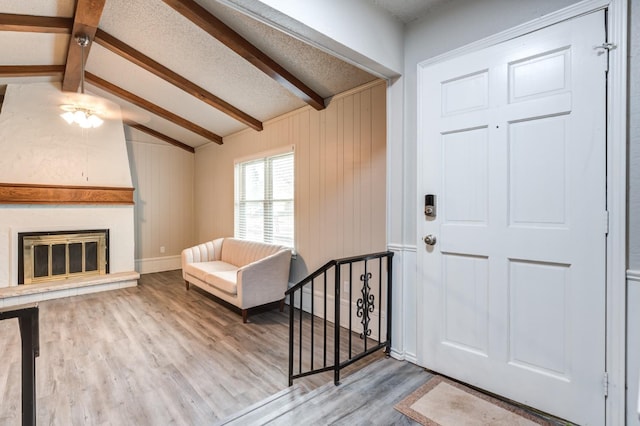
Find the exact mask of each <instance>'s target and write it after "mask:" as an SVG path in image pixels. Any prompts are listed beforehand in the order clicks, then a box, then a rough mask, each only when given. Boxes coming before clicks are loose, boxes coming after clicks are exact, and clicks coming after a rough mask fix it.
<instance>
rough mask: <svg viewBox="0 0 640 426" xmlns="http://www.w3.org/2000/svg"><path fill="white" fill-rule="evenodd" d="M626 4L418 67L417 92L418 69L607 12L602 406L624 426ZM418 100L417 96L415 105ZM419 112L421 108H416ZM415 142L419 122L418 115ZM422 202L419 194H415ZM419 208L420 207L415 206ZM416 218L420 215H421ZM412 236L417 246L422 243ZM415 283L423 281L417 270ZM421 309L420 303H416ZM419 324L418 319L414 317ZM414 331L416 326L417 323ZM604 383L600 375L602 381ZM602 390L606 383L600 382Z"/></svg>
mask: <svg viewBox="0 0 640 426" xmlns="http://www.w3.org/2000/svg"><path fill="white" fill-rule="evenodd" d="M627 8H628V4H627V0H584V1H582V2H579V3H576V4H573V5H571V6H568V7H566V8H564V9H560V10H558V11H556V12H553V13H551V14H549V15H545V16H543V17H541V18H538V19H535V20H533V21H530V22H527V23H525V24H522V25H519V26H517V27H514V28H511V29H509V30H506V31H503V32H500V33H498V34H495V35H492V36H490V37H487V38H485V39H482V40H478V41H476V42H473V43H470V44H468V45H466V46H463V47H460V48H458V49H454V50H452V51H449V52H447V53H444V54H442V55H439V56H436V57H433V58H430V59H428V60H425V61H423V62H420V63H419V64H418V91H417V93H420V92H421V89H422V87H423V82H422V80H421V75H422V73H421V72H420V69H421V68H426V67H429V66H431V65H434V64H437V63H440V62H444V61H447V60H449V59H452V58H454V57H458V56H462V55H465V54H467V53H471V52H475V51H478V50H481V49H484V48H487V47H490V46H493V45H496V44H499V43H502V42H505V41H508V40H511V39H514V38H517V37H520V36H522V35H525V34H528V33H531V32H533V31H537V30H540V29H542V28H545V27H548V26H551V25H554V24H557V23H559V22H562V21H565V20H568V19H571V18H575V17H577V16H580V15H584V14H587V13H591V12H595V11H597V10H602V9H606V10H607V19H608V25H607V40H608V41H609V42H611V43H614V44H615V45H616V47H615V49H613V50H610V52H609V73H608V79H607V100H606V102H607V117H606V125H607V173H606V179H607V185H606V190H607V210H608V212H609V223H608V231H609V232H608V235H607V247H606V257H607V259H606V270H607V271H606V295H607V300H606V307H605V308H606V320H605V321H606V333H607V337H606V348H605V350H606V370H607V373H608V396H607V398H606V402H605V410H606V415H605V418H606V422H607V424H609V425H615V424H624V422H625V418H626V413H625V400H626V389H625V384H626V383H625V381H626V309H625V306H626V296H627V295H626V265H627V248H626V235H627V225H626V222H627V219H626V209H627V192H626V185H627V143H626V139H627V138H626V135H627V36H626V35H627ZM420 102H421V100H420V99H419V98H418V104H420ZM418 109H420V107H418ZM417 125H418V139H420V134H421V130H420V129H421V127H422V119H421V117H418V123H417ZM417 150H418V152H417V156H416V158H417V161H420V160H421V158H422V154H423V152H422V146H421V145H420V144H418V146H417ZM417 182H418V191H420V187H421V182H422V168H421V167H420V165H419V164H418V167H417ZM417 196H418V198H417V199H420V197H421V196H423V194H417ZM418 206H420V204H418ZM419 214H421V213H420V212H419ZM420 237H421V236H420V235H416V244H420ZM417 272H418V275H417V277H416V278H417V279H418V280H420V279H421V273H420V271H417ZM418 293H419V294H418V302H419V303H420V301H421V298H422V294H421V292H418ZM418 306H419V305H418ZM417 319H418V320H419V316H418V318H417ZM418 327H420V324H419V323H418ZM603 380H604V377H603ZM603 386H604V384H603Z"/></svg>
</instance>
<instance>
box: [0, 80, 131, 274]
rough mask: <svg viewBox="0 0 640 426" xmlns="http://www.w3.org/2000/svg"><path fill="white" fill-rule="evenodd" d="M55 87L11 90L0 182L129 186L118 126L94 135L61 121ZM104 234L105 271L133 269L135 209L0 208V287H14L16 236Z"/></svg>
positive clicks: (2, 116)
mask: <svg viewBox="0 0 640 426" xmlns="http://www.w3.org/2000/svg"><path fill="white" fill-rule="evenodd" d="M59 94H60V90H59V87H58V86H56V85H55V84H51V83H42V84H32V85H9V86H8V87H7V91H6V94H5V99H4V102H3V105H2V110H1V111H0V153H2V155H0V182H5V183H32V184H52V185H79V186H83V185H84V186H111V187H126V188H130V187H131V186H132V185H131V174H130V172H129V163H128V158H127V150H126V144H125V139H124V132H123V130H122V123H121V122H120V121H106V122H105V124H104V125H103V126H102V127H100V128H98V129H92V130H82V129H80V128H79V127H77V126H70V125H68V124H67V123H66V122H65V121H64V120H63V119H62V118H60V117H59V114H60V112H61V111H60V109H59V104H60V103H61V102H60V98H59ZM104 228H106V229H109V230H110V272H112V273H115V272H130V271H133V270H134V257H133V249H134V239H133V206H69V205H66V206H47V205H42V206H40V205H18V206H13V205H2V206H0V287H7V286H13V285H17V281H18V271H17V268H16V266H17V233H18V232H30V231H50V230H53V231H56V230H77V229H104Z"/></svg>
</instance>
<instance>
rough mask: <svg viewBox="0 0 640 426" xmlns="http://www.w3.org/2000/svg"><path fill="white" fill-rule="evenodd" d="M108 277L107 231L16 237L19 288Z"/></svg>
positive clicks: (30, 233) (35, 234)
mask: <svg viewBox="0 0 640 426" xmlns="http://www.w3.org/2000/svg"><path fill="white" fill-rule="evenodd" d="M108 273H109V230H108V229H98V230H82V231H57V232H21V233H18V284H36V283H41V282H47V281H56V280H63V279H67V278H71V277H78V276H88V275H104V274H108Z"/></svg>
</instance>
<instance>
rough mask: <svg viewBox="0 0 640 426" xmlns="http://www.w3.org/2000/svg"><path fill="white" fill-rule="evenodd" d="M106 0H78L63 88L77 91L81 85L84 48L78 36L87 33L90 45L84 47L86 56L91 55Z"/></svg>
mask: <svg viewBox="0 0 640 426" xmlns="http://www.w3.org/2000/svg"><path fill="white" fill-rule="evenodd" d="M105 2H106V0H78V1H77V3H76V11H75V14H74V17H73V28H72V29H71V38H70V39H69V49H68V50H67V62H66V68H65V70H64V77H63V79H62V90H65V91H68V92H77V91H78V86H80V73H81V72H82V61H83V60H84V58H83V57H82V50H83V49H82V48H81V47H80V45H79V44H78V42H77V41H76V39H75V38H76V36H78V35H82V34H84V35H86V36H87V37H89V40H90V42H89V45H88V46H87V47H85V48H84V54H85V57H86V56H88V55H89V50H90V49H91V42H92V41H93V37H94V36H95V34H96V30H97V29H98V24H99V23H100V17H101V16H102V10H103V9H104V4H105Z"/></svg>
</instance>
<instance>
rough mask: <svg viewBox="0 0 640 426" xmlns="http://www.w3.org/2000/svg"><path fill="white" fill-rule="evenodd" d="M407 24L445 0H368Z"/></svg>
mask: <svg viewBox="0 0 640 426" xmlns="http://www.w3.org/2000/svg"><path fill="white" fill-rule="evenodd" d="M368 1H369V2H371V3H373V4H375V5H376V6H378V7H381V8H382V9H384V10H386V11H387V12H389V13H390V14H391V15H392V16H393V17H395V18H396V19H398V20H399V21H401V22H403V23H405V24H407V23H409V22H411V21H414V20H416V19H419V18H421V17H423V16H424V15H425V14H426V13H427V12H428V11H429V9H431V8H432V7H434V6H436V5H438V4H440V3H444V2H445V1H446V0H368Z"/></svg>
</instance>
